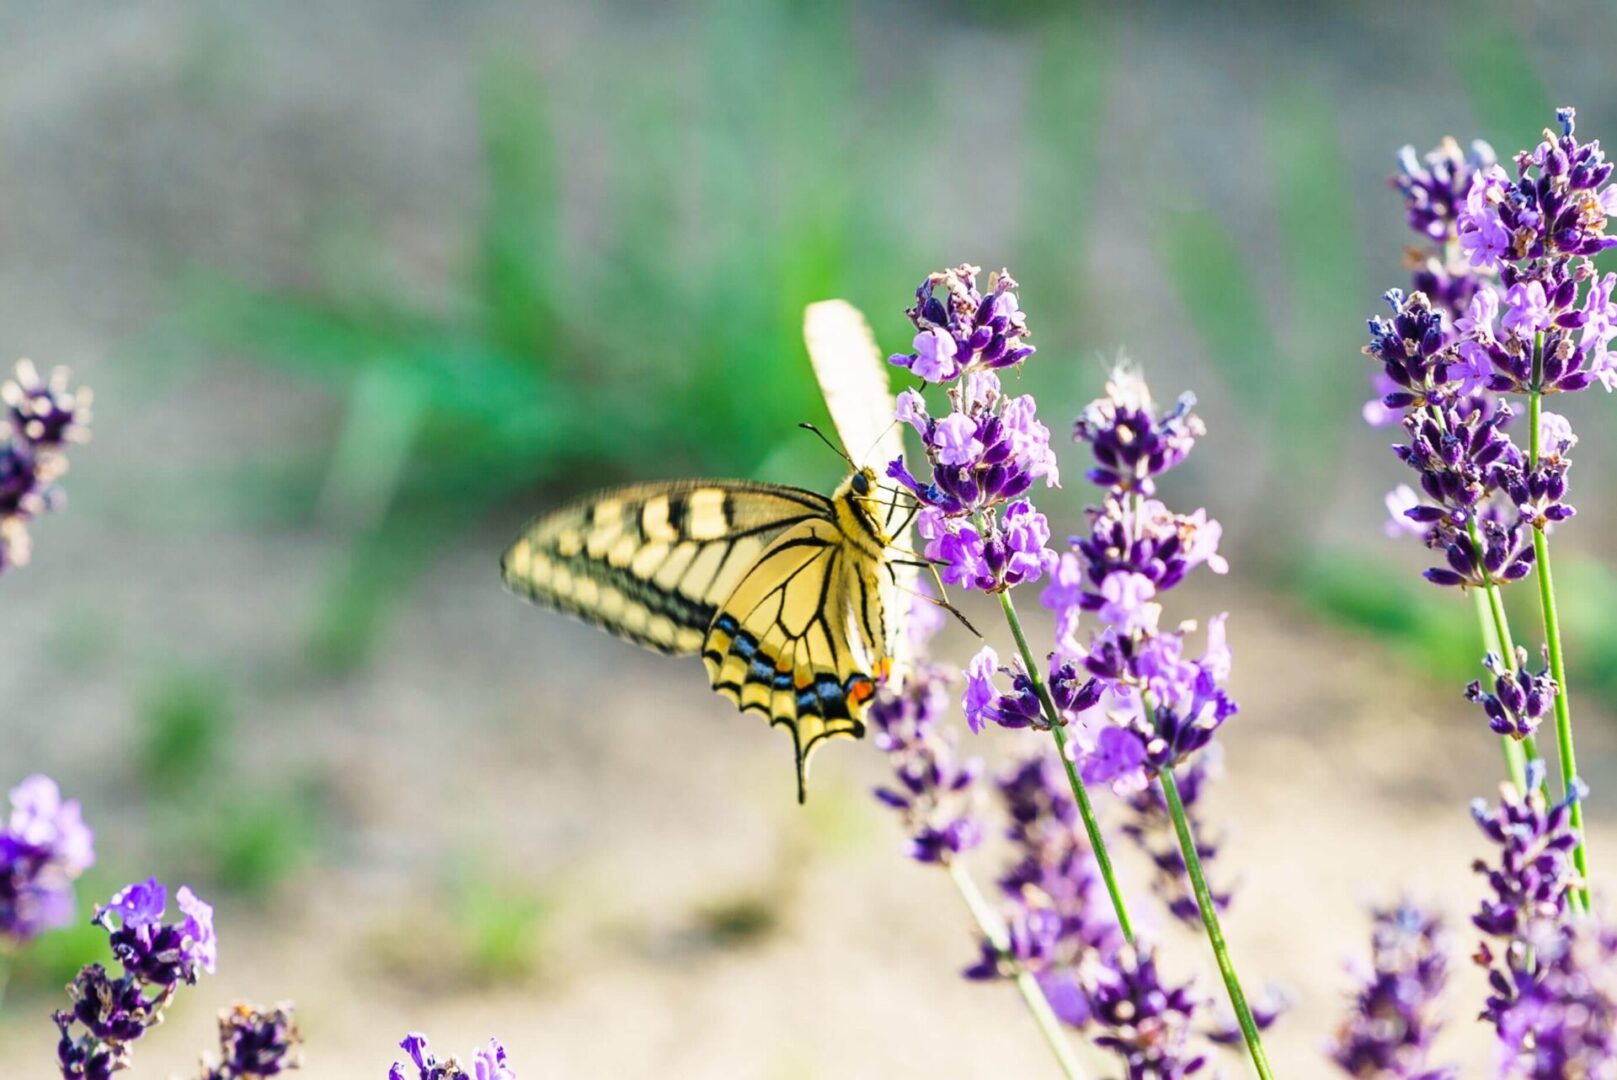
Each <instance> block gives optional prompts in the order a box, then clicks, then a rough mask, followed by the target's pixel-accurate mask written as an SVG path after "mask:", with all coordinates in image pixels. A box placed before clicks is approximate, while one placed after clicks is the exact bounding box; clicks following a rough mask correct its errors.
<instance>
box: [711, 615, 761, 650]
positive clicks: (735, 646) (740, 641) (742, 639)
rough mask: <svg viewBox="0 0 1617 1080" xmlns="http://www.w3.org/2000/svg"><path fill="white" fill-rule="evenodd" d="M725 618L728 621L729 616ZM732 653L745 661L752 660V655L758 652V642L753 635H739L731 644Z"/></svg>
mask: <svg viewBox="0 0 1617 1080" xmlns="http://www.w3.org/2000/svg"><path fill="white" fill-rule="evenodd" d="M725 618H727V619H728V618H729V616H728V615H726V616H725ZM732 621H733V620H732ZM720 629H723V627H720ZM726 632H728V631H726ZM730 651H731V652H733V653H735V654H736V655H737V656H739V657H741V659H743V660H751V659H752V654H753V653H755V652H757V651H758V641H757V639H756V638H754V637H753V636H752V635H751V634H738V635H737V636H736V639H735V640H734V641H732V642H731V643H730Z"/></svg>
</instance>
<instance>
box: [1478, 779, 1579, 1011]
mask: <svg viewBox="0 0 1617 1080" xmlns="http://www.w3.org/2000/svg"><path fill="white" fill-rule="evenodd" d="M1544 775H1545V769H1544V763H1543V761H1542V760H1535V761H1532V762H1529V763H1528V769H1527V788H1526V790H1525V791H1521V790H1518V789H1517V788H1516V786H1515V785H1514V784H1510V783H1506V784H1503V785H1501V787H1500V799H1499V803H1498V805H1497V806H1495V807H1493V808H1491V809H1490V808H1489V807H1488V806H1487V804H1485V803H1484V802H1483V801H1482V800H1481V799H1478V800H1477V801H1476V802H1474V803H1473V804H1472V806H1471V816H1472V817H1473V818H1474V819H1475V820H1476V822H1477V826H1478V827H1479V828H1480V829H1481V830H1482V833H1483V835H1484V836H1486V837H1487V838H1488V840H1489V842H1490V843H1492V844H1494V845H1495V846H1497V847H1498V849H1499V852H1498V861H1497V863H1489V862H1486V861H1484V860H1481V859H1479V860H1477V862H1476V863H1475V864H1474V869H1475V870H1476V872H1477V873H1479V874H1482V875H1483V876H1484V877H1485V878H1486V879H1487V882H1488V886H1489V888H1490V890H1491V891H1492V893H1493V895H1492V896H1491V897H1486V898H1484V899H1483V901H1482V903H1481V905H1480V907H1479V908H1478V910H1477V913H1476V914H1475V915H1473V916H1472V917H1471V922H1472V925H1474V926H1475V927H1476V928H1477V929H1478V930H1480V931H1482V932H1483V933H1484V934H1485V935H1487V936H1488V937H1489V938H1491V939H1493V941H1494V943H1495V944H1493V945H1490V944H1489V943H1488V942H1487V941H1484V942H1483V943H1482V945H1481V947H1480V948H1479V949H1478V951H1477V957H1476V959H1477V963H1478V964H1480V965H1482V966H1483V967H1484V968H1486V969H1487V970H1488V981H1489V986H1490V988H1491V990H1492V993H1491V994H1490V995H1489V997H1488V1002H1487V1008H1486V1009H1485V1011H1484V1015H1485V1016H1486V1017H1487V1018H1488V1019H1490V1020H1492V1021H1493V1022H1494V1024H1495V1026H1496V1027H1498V1029H1499V1031H1500V1033H1501V1035H1504V1034H1505V1032H1506V1028H1507V1026H1508V1025H1509V1024H1510V1023H1511V1020H1510V1017H1511V1015H1512V1013H1513V1012H1514V1011H1515V1010H1516V1008H1517V1007H1518V1005H1519V1004H1520V1003H1521V1002H1523V1001H1530V1000H1532V999H1533V996H1534V988H1535V987H1537V985H1538V984H1539V983H1540V982H1541V981H1542V978H1543V974H1544V958H1543V956H1542V953H1543V949H1542V947H1541V946H1542V945H1543V944H1544V943H1545V942H1546V941H1547V940H1549V939H1553V938H1555V937H1556V936H1558V935H1560V934H1563V933H1565V932H1566V930H1567V918H1566V916H1567V908H1568V899H1567V898H1568V893H1569V892H1570V891H1571V889H1572V887H1573V886H1574V885H1575V884H1576V881H1577V875H1576V871H1575V870H1574V868H1573V863H1572V850H1573V848H1575V847H1577V842H1578V838H1577V833H1576V832H1575V831H1574V830H1573V828H1572V823H1571V800H1570V799H1568V800H1566V801H1563V802H1559V803H1551V802H1550V800H1549V797H1548V795H1546V794H1545V791H1544ZM1496 949H1498V950H1499V951H1498V953H1497V955H1496Z"/></svg>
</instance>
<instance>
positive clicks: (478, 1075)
mask: <svg viewBox="0 0 1617 1080" xmlns="http://www.w3.org/2000/svg"><path fill="white" fill-rule="evenodd" d="M399 1048H400V1049H402V1050H403V1051H404V1052H405V1053H406V1054H408V1055H410V1060H411V1062H413V1063H414V1065H415V1073H414V1076H415V1078H416V1080H516V1075H517V1074H516V1070H514V1069H512V1068H511V1066H510V1065H509V1064H508V1063H507V1061H506V1058H505V1047H503V1046H501V1045H500V1043H499V1041H498V1040H497V1039H490V1040H489V1041H488V1046H487V1047H484V1048H480V1049H478V1050H476V1051H474V1052H473V1054H472V1063H471V1068H470V1069H468V1068H467V1067H466V1066H464V1065H462V1064H461V1063H460V1062H459V1061H457V1060H456V1059H454V1058H449V1059H447V1060H445V1061H439V1060H438V1059H437V1058H436V1057H434V1056H433V1054H432V1052H431V1051H430V1050H428V1049H427V1037H426V1036H425V1035H422V1034H420V1033H419V1032H411V1033H410V1034H408V1035H406V1036H405V1037H404V1040H403V1041H402V1042H400V1043H399ZM387 1076H388V1080H409V1078H410V1076H411V1073H410V1072H408V1071H407V1070H406V1069H405V1067H404V1066H403V1065H401V1064H399V1063H397V1062H395V1063H394V1064H393V1067H392V1068H391V1069H389V1070H388V1073H387Z"/></svg>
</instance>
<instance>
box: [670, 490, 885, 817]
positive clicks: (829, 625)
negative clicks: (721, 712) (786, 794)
mask: <svg viewBox="0 0 1617 1080" xmlns="http://www.w3.org/2000/svg"><path fill="white" fill-rule="evenodd" d="M877 572H878V566H877V562H876V560H875V559H873V558H872V557H871V555H870V554H869V553H868V552H867V551H866V550H865V549H863V548H862V547H860V546H859V545H857V544H853V543H850V542H849V540H848V538H847V537H846V535H845V534H844V533H843V532H842V530H841V529H839V528H838V526H837V524H836V522H835V521H834V520H829V519H817V520H810V521H805V522H803V523H801V524H799V525H795V526H793V527H792V528H791V529H790V530H788V531H786V532H784V533H782V534H781V535H780V536H779V537H778V538H777V539H776V540H775V542H774V544H773V545H771V547H770V548H769V550H768V551H766V552H765V553H764V554H763V556H762V557H761V558H760V559H759V560H758V562H757V563H756V564H755V565H754V567H753V568H752V569H751V570H749V571H748V572H747V573H746V575H745V576H744V577H743V578H742V580H741V582H740V583H739V584H738V585H737V586H736V589H735V591H734V592H733V593H732V594H731V596H730V597H729V599H728V600H727V601H726V602H725V603H724V604H723V605H722V607H721V608H720V610H719V612H718V614H717V615H716V616H715V618H714V620H713V625H712V629H711V630H710V631H709V633H708V635H707V639H706V640H705V641H704V642H703V645H702V660H703V663H704V664H706V666H707V671H708V677H709V679H711V680H712V683H713V688H714V689H715V690H717V691H718V692H719V693H720V694H721V695H723V696H724V697H726V698H728V699H729V700H730V701H731V702H733V703H734V704H735V705H736V706H737V707H738V708H740V709H741V710H742V711H743V712H757V713H759V714H761V715H763V716H765V717H766V718H768V720H769V722H770V723H771V724H774V725H784V726H785V727H786V728H787V729H788V730H790V731H791V733H792V739H793V743H794V747H795V750H796V754H797V782H798V798H799V799H802V798H803V797H804V794H805V780H806V774H807V768H808V759H809V755H810V754H811V753H813V751H814V749H815V748H816V747H817V746H818V745H819V744H820V743H821V742H823V741H824V740H825V739H828V738H830V737H832V736H834V735H846V736H851V737H853V738H858V737H859V736H861V735H863V734H864V712H865V706H866V704H867V703H868V702H869V700H870V697H871V695H872V694H873V693H874V690H875V682H874V678H873V675H872V673H873V672H875V671H877V670H879V668H880V666H881V663H882V659H883V657H884V655H885V650H884V644H883V643H884V640H885V638H884V633H883V613H882V606H881V600H880V595H881V591H880V589H879V588H877V587H876V580H875V575H876V574H877Z"/></svg>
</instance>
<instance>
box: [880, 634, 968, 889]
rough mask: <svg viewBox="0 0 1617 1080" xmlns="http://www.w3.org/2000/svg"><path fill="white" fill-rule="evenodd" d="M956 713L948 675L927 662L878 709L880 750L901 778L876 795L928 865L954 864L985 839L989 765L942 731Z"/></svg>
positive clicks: (886, 690) (915, 855) (885, 694)
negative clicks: (943, 721) (980, 804)
mask: <svg viewBox="0 0 1617 1080" xmlns="http://www.w3.org/2000/svg"><path fill="white" fill-rule="evenodd" d="M948 708H949V692H948V676H947V674H946V673H945V672H944V670H943V669H942V668H941V667H938V666H936V665H933V664H926V663H919V664H916V665H915V670H914V671H912V672H911V673H910V674H909V675H908V676H907V677H906V678H905V679H904V681H903V683H902V684H901V685H900V686H898V687H897V688H894V687H890V686H887V685H884V686H883V687H882V688H881V689H880V690H878V691H877V694H876V698H875V700H874V701H873V702H871V705H870V712H869V720H870V726H871V731H872V732H873V735H874V739H875V743H876V748H877V749H878V750H881V751H883V752H884V753H886V754H887V756H888V761H889V762H890V763H891V765H892V768H893V780H894V782H893V783H891V784H887V785H884V786H882V787H879V788H877V789H876V791H875V795H876V798H877V799H879V800H880V801H881V802H882V803H883V804H884V805H886V806H888V807H891V808H892V809H894V810H896V811H898V812H899V814H900V815H901V816H902V818H903V821H904V831H905V833H906V834H907V835H908V837H909V843H908V849H907V851H906V854H908V855H909V857H910V858H912V859H915V860H916V861H917V862H922V863H945V864H946V863H948V862H949V861H950V860H951V859H952V858H954V856H956V855H958V854H960V853H961V852H962V851H968V850H970V849H971V848H973V847H976V846H977V844H978V843H980V842H981V840H982V825H981V824H980V822H979V821H978V818H977V813H976V790H975V784H976V781H977V778H978V777H979V776H980V775H981V774H982V761H981V760H980V759H977V758H967V759H964V760H961V759H960V757H959V755H958V752H957V750H956V746H955V739H954V737H953V733H952V732H946V731H943V730H942V729H941V728H940V727H939V724H938V721H939V719H940V718H941V717H942V716H943V714H944V713H945V712H947V711H948Z"/></svg>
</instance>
